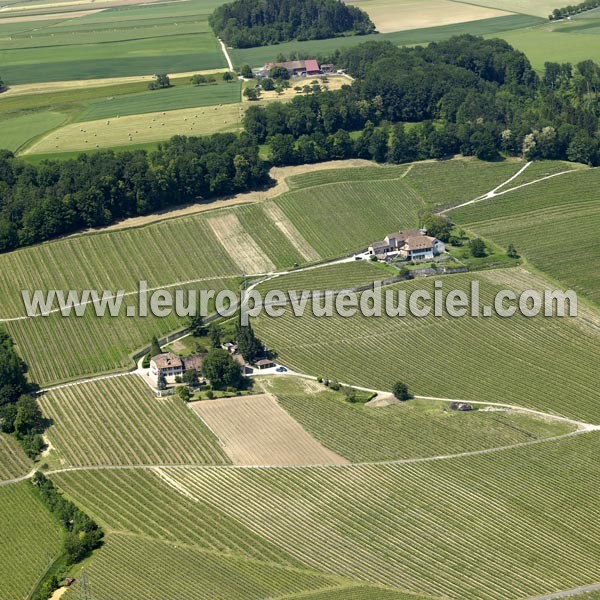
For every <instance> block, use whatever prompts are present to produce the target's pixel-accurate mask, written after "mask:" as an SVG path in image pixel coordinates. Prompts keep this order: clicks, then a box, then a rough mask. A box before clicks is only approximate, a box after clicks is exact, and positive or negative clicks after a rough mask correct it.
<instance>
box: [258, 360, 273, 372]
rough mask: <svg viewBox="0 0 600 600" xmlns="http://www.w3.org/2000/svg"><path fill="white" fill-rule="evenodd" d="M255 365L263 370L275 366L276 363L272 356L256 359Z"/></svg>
mask: <svg viewBox="0 0 600 600" xmlns="http://www.w3.org/2000/svg"><path fill="white" fill-rule="evenodd" d="M254 366H255V367H256V368H257V369H259V370H260V371H262V370H263V369H272V368H273V367H274V366H275V363H274V362H273V361H272V360H271V359H270V358H263V359H261V360H258V361H256V363H254Z"/></svg>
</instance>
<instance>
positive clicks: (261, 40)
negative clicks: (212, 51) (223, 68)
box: [209, 0, 375, 48]
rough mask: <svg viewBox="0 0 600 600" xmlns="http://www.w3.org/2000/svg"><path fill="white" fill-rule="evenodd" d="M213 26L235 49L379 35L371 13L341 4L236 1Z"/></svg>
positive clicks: (217, 14)
mask: <svg viewBox="0 0 600 600" xmlns="http://www.w3.org/2000/svg"><path fill="white" fill-rule="evenodd" d="M209 23H210V26H211V27H212V28H213V31H214V32H215V34H216V35H217V37H220V38H221V39H223V40H224V41H225V43H227V45H229V46H233V47H234V48H251V47H254V46H268V45H271V44H278V43H280V42H288V41H292V40H320V39H325V38H332V37H336V36H338V35H344V34H360V35H363V34H367V33H373V32H375V25H374V24H373V22H372V21H371V19H370V18H369V15H367V13H365V12H364V11H362V10H361V9H359V8H357V7H355V6H348V5H346V4H344V3H343V2H341V1H340V0H303V2H298V1H297V0H236V1H235V2H230V3H228V4H223V5H222V6H219V7H217V8H216V9H215V11H214V12H213V13H212V15H211V16H210V18H209Z"/></svg>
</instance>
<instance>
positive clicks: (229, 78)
mask: <svg viewBox="0 0 600 600" xmlns="http://www.w3.org/2000/svg"><path fill="white" fill-rule="evenodd" d="M223 81H225V82H226V83H229V82H230V81H233V73H231V72H230V71H225V73H223Z"/></svg>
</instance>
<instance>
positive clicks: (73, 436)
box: [40, 375, 227, 467]
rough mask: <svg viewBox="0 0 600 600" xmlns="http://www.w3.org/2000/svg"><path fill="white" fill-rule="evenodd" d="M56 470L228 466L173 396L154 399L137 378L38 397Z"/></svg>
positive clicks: (209, 435)
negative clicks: (112, 466)
mask: <svg viewBox="0 0 600 600" xmlns="http://www.w3.org/2000/svg"><path fill="white" fill-rule="evenodd" d="M40 405H41V407H42V411H43V413H44V415H45V416H46V417H48V418H50V419H51V420H52V421H53V423H54V425H52V427H51V428H50V429H49V430H48V432H47V433H48V437H49V438H50V441H51V443H52V446H53V447H54V450H53V451H52V453H51V455H50V457H49V459H51V460H53V461H54V463H55V464H57V465H58V466H60V467H69V466H90V465H131V464H179V463H185V464H218V463H224V462H227V458H226V457H225V455H224V454H223V451H222V450H221V448H220V447H219V445H218V443H217V441H216V440H215V438H214V436H213V434H212V433H211V432H210V431H209V430H208V429H207V428H206V427H205V426H204V425H203V424H202V421H201V420H200V419H198V418H197V417H196V416H195V415H194V413H193V412H192V411H191V410H189V408H188V407H187V406H185V404H184V403H183V402H182V401H181V400H180V399H179V398H177V397H166V398H156V397H155V396H154V394H153V393H152V391H151V390H150V388H149V387H148V386H147V385H146V384H145V383H144V382H143V381H142V379H141V378H139V377H138V376H137V375H131V376H124V377H117V378H113V379H105V380H99V381H95V382H91V383H86V384H82V385H77V386H74V387H66V388H63V389H57V390H55V391H51V392H47V393H45V394H44V395H43V396H41V397H40Z"/></svg>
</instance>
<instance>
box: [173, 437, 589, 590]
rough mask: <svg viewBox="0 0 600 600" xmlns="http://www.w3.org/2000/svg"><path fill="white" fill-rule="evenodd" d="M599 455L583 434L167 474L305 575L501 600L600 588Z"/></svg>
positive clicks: (175, 470)
mask: <svg viewBox="0 0 600 600" xmlns="http://www.w3.org/2000/svg"><path fill="white" fill-rule="evenodd" d="M599 450H600V434H598V433H589V434H581V435H579V436H576V437H573V438H569V439H563V440H560V441H556V442H551V443H541V444H537V445H534V446H529V447H527V448H519V449H515V450H510V451H503V452H497V453H492V454H487V455H479V456H470V457H465V458H459V459H447V460H439V461H434V462H421V463H413V464H402V465H384V466H382V465H377V466H363V467H352V466H350V467H325V468H304V469H244V470H236V471H235V472H232V471H229V470H219V469H213V470H208V469H203V470H186V469H166V470H165V472H166V473H167V475H168V476H169V477H171V478H173V479H175V480H176V481H177V483H178V485H180V486H181V488H182V493H185V494H186V495H192V496H194V497H196V498H198V499H200V500H202V501H206V502H210V503H213V504H215V505H216V506H217V507H219V508H220V509H221V510H223V511H225V512H226V513H227V514H228V515H230V516H231V517H233V518H236V519H239V521H240V522H242V523H244V524H246V525H247V526H248V527H251V528H252V529H253V530H254V531H255V532H256V533H257V534H259V535H262V536H263V537H264V538H265V539H268V540H270V541H272V542H273V543H275V544H277V545H279V546H280V547H282V548H286V549H287V550H288V551H289V552H290V553H291V554H292V555H294V556H296V557H297V558H298V559H300V560H302V561H303V562H304V563H305V564H306V565H307V566H310V567H312V568H314V569H317V570H322V571H324V572H328V573H334V574H337V575H342V576H345V577H351V578H354V579H360V580H363V581H371V582H377V583H382V584H386V585H394V586H397V587H400V588H403V589H409V590H414V591H415V592H420V593H429V594H431V595H435V596H444V597H450V598H461V599H476V600H505V599H506V598H524V597H530V596H537V595H538V594H543V593H548V592H553V591H558V590H563V589H571V588H573V587H576V586H578V585H584V584H586V583H587V584H590V583H593V582H596V581H598V580H599V579H600V548H599V546H598V543H597V539H598V535H599V534H600V525H599V524H600V521H599V520H598V519H595V518H590V516H591V515H596V514H597V507H598V502H599V501H600V495H599V494H600V490H599V489H598V486H590V481H596V480H597V478H598V476H600V471H599V468H600V467H599V465H598V461H597V460H596V456H597V453H598V451H599ZM566 557H568V559H567V558H566Z"/></svg>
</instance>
